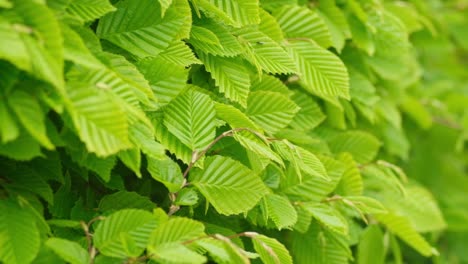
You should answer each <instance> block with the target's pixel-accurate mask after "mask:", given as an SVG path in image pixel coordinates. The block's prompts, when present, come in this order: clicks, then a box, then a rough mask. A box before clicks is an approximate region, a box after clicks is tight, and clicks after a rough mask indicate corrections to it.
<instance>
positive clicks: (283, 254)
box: [252, 235, 293, 264]
mask: <svg viewBox="0 0 468 264" xmlns="http://www.w3.org/2000/svg"><path fill="white" fill-rule="evenodd" d="M252 243H253V246H254V248H255V251H256V252H257V253H258V254H259V255H260V259H261V260H262V261H263V263H265V264H283V263H284V264H288V263H290V264H292V263H293V261H292V258H291V255H289V252H288V250H287V249H286V247H285V246H284V245H283V244H281V243H280V242H279V241H278V240H276V239H274V238H270V237H267V236H264V235H256V236H253V237H252Z"/></svg>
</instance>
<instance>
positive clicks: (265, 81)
mask: <svg viewBox="0 0 468 264" xmlns="http://www.w3.org/2000/svg"><path fill="white" fill-rule="evenodd" d="M250 90H251V91H252V92H254V91H270V92H277V93H281V94H289V93H290V91H289V88H288V87H287V86H286V85H285V84H284V83H283V82H282V81H281V80H280V79H278V78H276V77H274V76H272V75H261V76H258V77H257V78H255V79H254V80H252V86H251V87H250Z"/></svg>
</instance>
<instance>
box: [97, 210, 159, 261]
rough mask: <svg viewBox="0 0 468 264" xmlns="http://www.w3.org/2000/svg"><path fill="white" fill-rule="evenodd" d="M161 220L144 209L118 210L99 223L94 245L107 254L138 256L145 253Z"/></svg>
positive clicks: (112, 255)
mask: <svg viewBox="0 0 468 264" xmlns="http://www.w3.org/2000/svg"><path fill="white" fill-rule="evenodd" d="M161 221H163V220H162V219H159V218H157V217H156V216H154V215H152V214H151V213H149V212H147V211H143V210H138V209H124V210H120V211H117V212H115V213H113V214H111V215H110V216H108V217H107V218H106V219H104V220H103V221H102V222H100V223H99V225H98V227H97V228H96V231H95V233H94V236H93V241H94V245H95V246H96V248H97V249H98V250H99V251H100V252H101V253H102V254H104V255H106V256H110V257H117V258H123V257H137V256H139V255H140V254H141V253H143V250H144V249H145V248H146V245H147V243H148V240H149V237H150V234H151V232H152V230H154V229H155V228H156V227H157V226H158V225H159V224H160V223H161ZM129 245H132V246H129Z"/></svg>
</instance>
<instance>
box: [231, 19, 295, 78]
mask: <svg viewBox="0 0 468 264" xmlns="http://www.w3.org/2000/svg"><path fill="white" fill-rule="evenodd" d="M234 34H235V35H237V36H238V38H239V41H240V43H241V44H243V45H244V47H245V57H246V58H247V59H248V60H249V61H250V62H251V63H252V64H253V65H256V66H257V65H258V68H260V69H263V70H264V71H266V72H268V73H294V72H297V70H296V65H295V64H294V61H293V60H292V58H291V57H290V56H289V54H288V53H287V52H286V51H285V50H284V49H283V48H282V47H281V46H279V45H278V44H277V43H276V42H275V41H273V40H272V39H271V38H269V37H268V36H267V35H265V34H263V33H262V32H260V31H259V30H258V29H257V28H255V27H246V28H241V29H238V30H236V31H234Z"/></svg>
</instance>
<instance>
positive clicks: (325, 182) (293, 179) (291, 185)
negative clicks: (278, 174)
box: [280, 157, 344, 202]
mask: <svg viewBox="0 0 468 264" xmlns="http://www.w3.org/2000/svg"><path fill="white" fill-rule="evenodd" d="M320 161H321V162H322V164H323V165H324V166H325V169H326V171H327V175H328V176H329V179H327V178H325V177H317V176H316V175H312V174H309V173H306V174H303V175H302V179H301V178H299V176H298V175H297V169H295V168H293V166H289V168H288V170H287V171H286V180H283V181H282V182H281V186H280V187H281V190H282V192H283V193H285V194H287V195H288V197H289V198H290V199H291V200H293V201H314V202H320V201H322V200H323V199H324V198H325V197H326V196H327V195H328V194H329V193H330V192H332V191H333V190H334V189H335V187H336V185H337V183H338V181H339V180H340V178H341V175H342V173H343V171H344V166H343V165H342V164H341V163H339V162H337V161H335V160H333V159H331V158H325V157H320Z"/></svg>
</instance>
